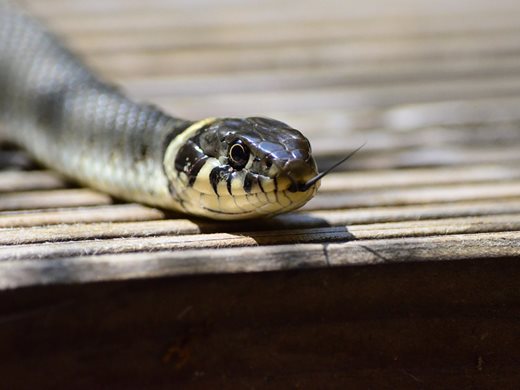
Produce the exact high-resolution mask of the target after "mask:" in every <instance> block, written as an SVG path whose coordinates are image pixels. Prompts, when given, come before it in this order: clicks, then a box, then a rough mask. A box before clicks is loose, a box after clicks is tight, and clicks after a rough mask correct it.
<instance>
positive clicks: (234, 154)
mask: <svg viewBox="0 0 520 390" xmlns="http://www.w3.org/2000/svg"><path fill="white" fill-rule="evenodd" d="M249 154H250V153H249V149H248V148H247V146H245V145H244V144H243V143H242V141H240V140H238V141H236V142H235V143H234V144H233V145H231V147H230V148H229V153H228V156H229V161H230V163H231V166H232V167H233V168H235V169H242V168H244V167H245V166H246V164H247V162H248V161H249Z"/></svg>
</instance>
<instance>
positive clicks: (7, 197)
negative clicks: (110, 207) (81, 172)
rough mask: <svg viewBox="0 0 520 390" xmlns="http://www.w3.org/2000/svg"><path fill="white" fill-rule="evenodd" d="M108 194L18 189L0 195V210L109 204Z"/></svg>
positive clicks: (67, 190)
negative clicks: (17, 190) (18, 190)
mask: <svg viewBox="0 0 520 390" xmlns="http://www.w3.org/2000/svg"><path fill="white" fill-rule="evenodd" d="M111 203H112V198H111V197H110V196H109V195H106V194H102V193H99V192H94V191H92V190H89V189H83V188H81V189H62V190H50V191H25V192H24V191H20V192H10V193H7V194H2V195H1V196H0V211H8V210H22V209H29V210H30V209H40V208H56V207H78V206H93V205H104V204H111Z"/></svg>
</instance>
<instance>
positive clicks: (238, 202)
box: [183, 186, 317, 219]
mask: <svg viewBox="0 0 520 390" xmlns="http://www.w3.org/2000/svg"><path fill="white" fill-rule="evenodd" d="M316 191H317V186H314V187H313V188H310V189H309V190H307V191H305V192H291V191H289V190H284V191H270V192H265V193H255V194H247V195H235V196H231V195H227V196H217V195H216V194H207V193H201V192H198V191H197V190H195V189H193V188H191V189H187V190H186V191H185V193H184V194H183V198H185V199H189V201H187V202H186V203H185V204H184V208H185V209H186V210H187V211H189V212H193V213H195V214H199V215H205V216H207V215H208V214H211V215H212V216H213V217H214V218H218V219H244V218H253V217H255V216H269V215H274V214H279V213H283V212H287V211H291V210H294V209H297V208H299V207H301V206H303V205H304V204H305V203H307V202H308V201H309V200H310V199H311V198H312V197H313V196H314V195H315V194H316Z"/></svg>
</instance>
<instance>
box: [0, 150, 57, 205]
mask: <svg viewBox="0 0 520 390" xmlns="http://www.w3.org/2000/svg"><path fill="white" fill-rule="evenodd" d="M1 154H2V152H1V151H0V155H1ZM0 158H1V157H0ZM65 187H67V184H66V182H65V180H64V179H63V178H62V177H60V176H59V175H58V174H57V173H55V172H51V171H29V172H20V171H4V172H2V171H0V193H2V192H14V191H29V190H47V189H57V188H65ZM0 203H1V202H0Z"/></svg>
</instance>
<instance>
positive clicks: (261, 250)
mask: <svg viewBox="0 0 520 390" xmlns="http://www.w3.org/2000/svg"><path fill="white" fill-rule="evenodd" d="M23 3H24V4H25V5H26V6H27V8H28V9H29V10H31V11H32V12H34V13H35V14H36V15H38V16H39V17H40V18H42V20H43V21H45V22H46V23H48V25H49V26H51V28H53V29H54V30H55V31H56V32H57V33H59V34H61V35H62V36H63V38H64V39H65V40H66V41H67V42H68V43H69V45H71V46H72V47H73V48H74V49H75V50H76V51H78V52H79V53H80V54H81V55H82V56H83V57H84V59H85V60H86V61H87V62H88V63H90V64H91V65H92V66H93V67H94V68H96V69H97V70H98V71H99V72H100V73H101V74H102V75H103V76H104V77H106V78H107V79H110V80H113V81H115V82H117V83H119V84H121V85H122V87H123V88H124V89H126V90H127V91H128V92H129V93H130V94H132V95H134V96H135V97H136V98H138V99H145V100H150V101H152V102H154V103H156V104H159V105H161V106H163V107H164V108H166V109H167V110H168V111H170V112H173V113H175V114H177V115H179V116H186V117H189V118H201V117H205V116H208V115H251V114H262V115H268V116H276V117H278V118H280V119H282V120H287V121H288V122H290V123H291V124H294V125H295V126H297V127H299V128H301V129H302V130H303V131H304V132H305V133H306V134H307V135H308V136H309V137H310V138H311V141H312V143H313V146H314V150H315V154H316V156H317V158H318V160H319V162H320V164H321V166H323V167H326V166H327V165H329V164H330V163H331V162H333V161H334V160H335V159H337V158H338V157H339V156H341V155H344V154H345V153H346V152H347V151H349V150H351V149H353V148H355V147H357V146H358V145H360V144H361V143H363V142H365V141H366V142H367V144H366V147H365V148H364V149H363V150H362V151H361V152H360V153H359V154H358V155H356V157H355V158H354V159H352V161H351V162H350V163H349V165H348V166H347V167H344V168H343V169H344V171H338V172H336V173H333V174H331V175H330V176H329V177H327V178H325V179H324V180H323V185H322V188H321V190H320V193H319V195H318V196H317V197H316V198H315V199H313V200H312V201H311V202H309V204H308V205H306V206H305V207H304V208H303V209H302V210H301V211H299V212H296V213H292V214H290V215H287V216H281V217H278V218H275V219H274V220H273V221H255V222H246V223H229V224H223V223H215V222H210V221H204V220H196V219H190V218H187V217H186V216H182V215H175V214H173V213H167V212H163V211H161V210H156V209H153V208H149V207H146V206H142V205H136V204H124V203H118V202H117V201H116V200H113V199H111V198H110V197H108V196H106V195H104V194H100V193H97V192H95V191H92V190H90V189H83V188H78V187H77V186H76V185H75V184H74V183H71V182H68V181H66V180H65V179H64V178H61V177H60V176H59V175H56V174H55V173H53V172H50V171H46V170H44V169H42V168H40V167H37V166H35V165H34V164H32V163H30V162H29V161H30V160H28V158H27V156H25V155H24V154H23V152H21V151H17V150H15V149H12V148H7V149H5V150H2V151H0V162H1V163H2V171H0V270H1V271H2V272H1V275H2V276H1V278H0V288H14V287H17V286H30V285H33V284H34V285H38V284H52V283H62V282H77V281H81V282H87V281H99V280H124V279H127V278H134V277H155V276H171V275H185V274H197V273H206V272H212V273H214V272H216V273H218V272H240V271H245V270H248V271H265V270H276V269H285V268H288V267H289V268H290V267H291V264H292V266H294V267H296V268H298V267H300V266H301V262H302V261H303V262H304V263H305V264H306V265H313V266H318V267H330V266H337V265H349V264H358V265H359V264H372V263H381V262H383V263H384V262H389V263H393V262H395V261H421V260H433V259H470V258H486V257H492V258H496V257H511V256H516V255H517V254H518V253H517V252H518V247H519V241H518V240H519V237H518V234H517V232H518V231H520V229H519V225H520V219H519V215H520V165H519V164H520V114H519V110H518V107H520V67H519V66H518V65H519V64H520V62H519V61H520V44H519V42H520V40H519V36H520V28H519V27H518V23H517V20H518V16H519V15H520V7H518V6H517V5H516V3H515V2H512V1H506V0H502V1H499V2H498V3H496V4H495V3H494V4H493V5H488V4H487V3H485V2H482V1H473V2H471V1H468V2H463V3H457V4H452V3H451V2H446V1H443V2H436V3H435V4H429V3H427V2H425V1H419V2H413V4H412V3H411V2H410V1H407V0H400V1H398V2H397V3H394V4H392V5H391V6H390V5H388V4H386V3H385V2H382V1H377V2H372V3H370V4H357V3H356V4H348V3H344V2H342V1H332V0H331V1H329V2H328V3H327V4H323V5H320V6H319V7H318V6H317V5H316V3H314V2H307V3H305V4H300V3H298V6H295V3H294V2H292V1H284V2H270V1H266V2H263V3H255V2H235V1H227V2H223V3H220V4H219V5H215V4H212V3H209V2H206V1H199V2H189V3H187V2H164V1H159V0H154V1H152V2H147V3H146V5H143V4H142V3H141V2H134V1H131V2H129V1H120V0H110V1H91V2H89V3H88V4H86V3H85V4H84V3H81V2H74V1H73V2H70V1H67V2H65V1H61V0H46V1H37V2H36V1H23ZM289 10H290V12H289ZM313 251H314V252H313ZM311 253H316V256H317V257H315V258H314V260H312V261H311V260H309V259H311V258H312V256H313V255H311ZM287 259H292V261H287ZM385 259H386V260H385ZM31 269H33V270H32V271H31ZM60 269H63V271H59V272H58V271H56V270H60ZM43 270H49V272H43ZM65 270H68V271H65ZM64 275H65V276H64Z"/></svg>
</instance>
